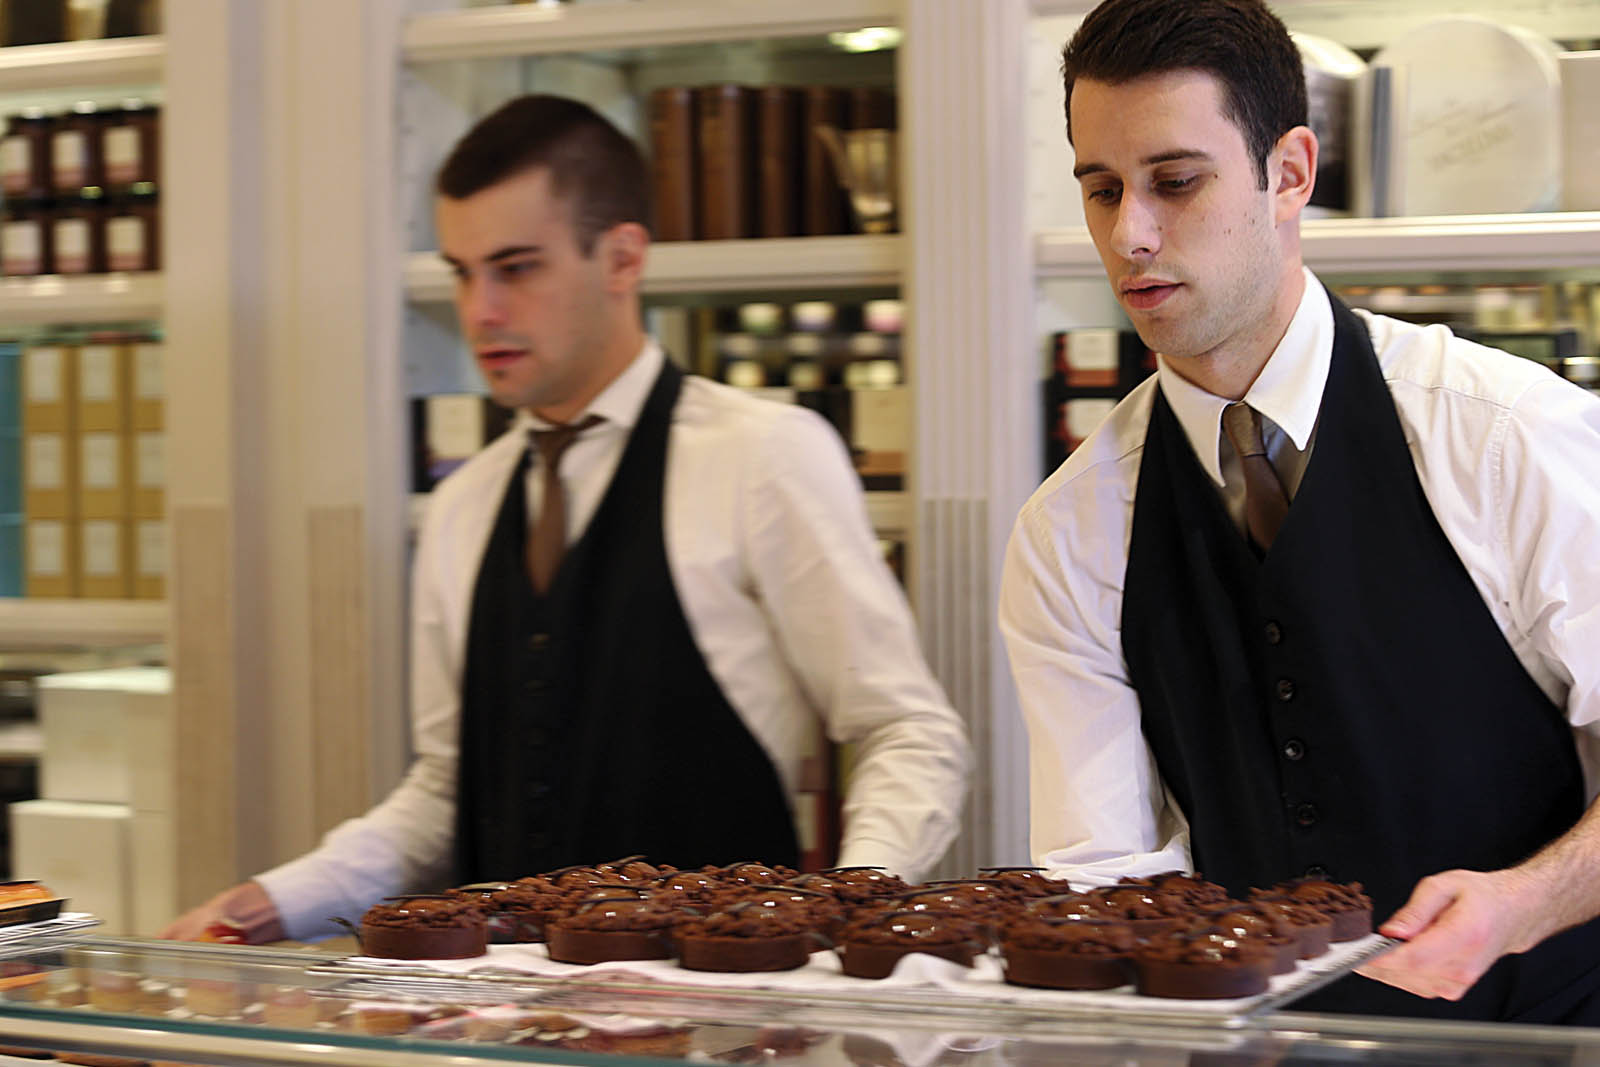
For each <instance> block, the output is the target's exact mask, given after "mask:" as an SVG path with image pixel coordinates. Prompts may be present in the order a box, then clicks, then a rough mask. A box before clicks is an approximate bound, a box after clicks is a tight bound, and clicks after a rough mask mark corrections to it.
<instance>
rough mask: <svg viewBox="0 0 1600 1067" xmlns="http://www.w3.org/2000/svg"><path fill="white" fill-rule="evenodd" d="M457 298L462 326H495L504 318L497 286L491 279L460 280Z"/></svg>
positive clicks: (503, 309)
mask: <svg viewBox="0 0 1600 1067" xmlns="http://www.w3.org/2000/svg"><path fill="white" fill-rule="evenodd" d="M458 300H459V304H460V313H461V322H462V325H463V326H468V327H473V326H496V325H499V324H500V323H501V322H503V321H504V319H505V308H504V306H503V303H502V301H501V298H500V289H499V286H497V285H495V284H494V282H493V281H491V280H488V279H485V278H468V279H466V280H465V281H463V282H461V288H460V293H459V297H458Z"/></svg>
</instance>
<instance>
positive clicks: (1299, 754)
mask: <svg viewBox="0 0 1600 1067" xmlns="http://www.w3.org/2000/svg"><path fill="white" fill-rule="evenodd" d="M1305 754H1306V745H1305V742H1304V741H1301V740H1300V739H1299V738H1297V737H1291V738H1289V740H1287V741H1285V742H1284V743H1283V758H1284V759H1286V760H1299V759H1304V758H1305Z"/></svg>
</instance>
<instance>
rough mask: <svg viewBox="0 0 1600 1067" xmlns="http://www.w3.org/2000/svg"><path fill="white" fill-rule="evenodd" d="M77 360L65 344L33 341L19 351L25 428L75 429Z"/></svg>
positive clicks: (72, 351)
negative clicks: (43, 343) (45, 343)
mask: <svg viewBox="0 0 1600 1067" xmlns="http://www.w3.org/2000/svg"><path fill="white" fill-rule="evenodd" d="M77 369H78V361H77V359H76V357H75V356H74V350H73V349H72V348H70V347H69V346H67V345H33V346H31V347H29V348H27V349H25V350H24V351H23V353H22V426H23V429H24V430H61V431H70V430H72V429H74V425H73V416H74V414H75V412H74V401H75V398H76V396H77V392H78V388H77Z"/></svg>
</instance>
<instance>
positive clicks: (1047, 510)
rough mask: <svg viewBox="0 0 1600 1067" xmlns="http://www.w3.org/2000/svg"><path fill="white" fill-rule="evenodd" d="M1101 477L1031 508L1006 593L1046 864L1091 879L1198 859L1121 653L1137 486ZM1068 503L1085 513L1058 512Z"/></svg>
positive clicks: (1076, 878)
mask: <svg viewBox="0 0 1600 1067" xmlns="http://www.w3.org/2000/svg"><path fill="white" fill-rule="evenodd" d="M1093 481H1094V479H1093V478H1092V477H1091V478H1087V479H1086V480H1085V482H1083V483H1072V482H1070V481H1069V480H1068V479H1066V478H1061V477H1058V478H1056V479H1052V481H1051V482H1047V483H1046V485H1045V486H1044V487H1043V488H1041V490H1040V491H1039V493H1037V494H1035V496H1034V498H1033V499H1031V500H1030V501H1029V502H1028V504H1027V505H1026V506H1025V507H1024V508H1023V510H1022V512H1021V514H1020V515H1019V516H1018V518H1017V522H1016V525H1015V527H1014V528H1013V530H1012V534H1011V539H1010V542H1009V543H1008V545H1007V547H1006V555H1005V564H1004V569H1003V571H1002V575H1001V580H1000V602H999V621H1000V631H1001V634H1002V635H1003V637H1004V639H1005V644H1006V652H1007V655H1008V656H1009V657H1010V661H1011V670H1012V674H1013V676H1014V677H1015V679H1016V685H1017V694H1018V697H1019V700H1020V702H1021V705H1022V715H1023V719H1024V722H1025V723H1026V726H1027V731H1028V750H1029V779H1030V789H1029V805H1030V821H1031V843H1032V851H1033V855H1034V861H1035V862H1036V863H1037V864H1039V865H1040V866H1043V867H1046V868H1048V869H1049V871H1050V873H1051V875H1052V876H1053V877H1057V878H1065V879H1066V880H1068V881H1069V882H1072V883H1075V884H1083V885H1099V884H1104V883H1107V882H1114V881H1116V880H1117V879H1118V878H1120V877H1122V876H1123V875H1128V874H1149V873H1153V872H1157V871H1163V870H1172V869H1187V868H1188V866H1189V847H1188V842H1189V833H1188V825H1187V823H1186V822H1185V820H1184V818H1183V815H1182V813H1181V812H1180V811H1179V810H1178V806H1177V804H1176V803H1175V801H1174V800H1173V798H1172V797H1171V795H1170V793H1169V791H1168V790H1167V789H1166V787H1165V786H1164V785H1163V783H1162V781H1161V776H1160V774H1159V773H1158V772H1157V769H1156V765H1155V759H1154V757H1153V756H1152V754H1151V752H1150V748H1149V746H1148V744H1146V742H1145V739H1144V735H1143V733H1142V731H1141V730H1140V725H1139V699H1138V695H1137V694H1136V693H1135V691H1134V689H1133V687H1132V685H1131V684H1130V683H1129V680H1128V674H1127V667H1126V665H1125V663H1124V661H1123V657H1122V645H1121V631H1120V618H1121V604H1122V579H1123V572H1124V569H1125V566H1124V565H1125V562H1126V545H1127V536H1128V530H1127V525H1128V513H1129V510H1130V509H1129V506H1128V504H1129V502H1130V501H1131V489H1132V486H1131V484H1129V483H1128V481H1127V480H1126V479H1118V480H1114V481H1112V482H1109V483H1106V484H1102V485H1101V486H1100V487H1099V488H1098V489H1096V488H1094V487H1093V484H1092V483H1093ZM1095 495H1098V496H1099V497H1100V499H1098V500H1093V499H1091V497H1093V496H1095ZM1064 511H1065V512H1069V513H1071V512H1075V513H1076V514H1077V515H1078V520H1077V521H1076V522H1074V523H1066V522H1063V521H1060V519H1061V517H1062V514H1063V512H1064ZM1088 514H1092V515H1094V516H1096V517H1097V518H1096V519H1094V520H1086V519H1084V518H1083V516H1085V515H1088Z"/></svg>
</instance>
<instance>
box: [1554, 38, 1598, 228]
mask: <svg viewBox="0 0 1600 1067" xmlns="http://www.w3.org/2000/svg"><path fill="white" fill-rule="evenodd" d="M1561 97H1562V106H1561V122H1562V130H1561V157H1562V171H1561V206H1562V208H1563V209H1564V210H1567V211H1600V109H1596V107H1595V101H1596V100H1600V52H1566V53H1563V54H1562V56H1561Z"/></svg>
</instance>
